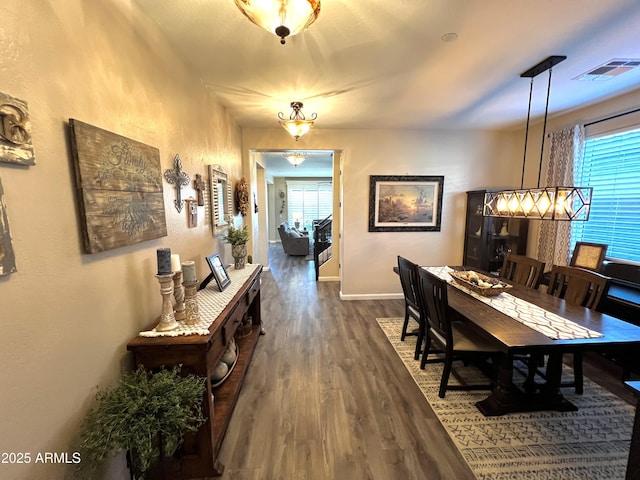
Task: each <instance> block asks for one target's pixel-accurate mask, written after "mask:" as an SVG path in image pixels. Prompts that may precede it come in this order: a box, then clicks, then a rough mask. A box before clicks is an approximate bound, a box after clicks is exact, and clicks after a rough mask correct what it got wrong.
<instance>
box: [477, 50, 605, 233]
mask: <svg viewBox="0 0 640 480" xmlns="http://www.w3.org/2000/svg"><path fill="white" fill-rule="evenodd" d="M566 58H567V57H565V56H563V55H555V56H551V57H549V58H547V59H545V60H543V61H542V62H540V63H539V64H537V65H535V66H533V67H531V68H530V69H529V70H527V71H526V72H524V73H523V74H521V75H520V76H521V77H526V78H531V87H530V90H529V111H528V112H527V126H526V129H525V140H524V156H523V159H522V179H521V181H520V189H518V190H515V189H514V190H501V191H498V192H487V193H485V196H484V210H483V213H484V216H485V217H512V218H533V219H538V220H569V221H586V220H588V219H589V211H590V209H591V195H592V194H593V188H591V187H574V186H569V187H543V188H541V187H540V174H541V172H542V157H543V153H544V139H545V137H546V129H547V115H548V112H549V93H550V91H551V70H552V68H553V66H554V65H557V64H558V63H560V62H562V61H563V60H565V59H566ZM547 70H548V71H549V84H548V85H547V105H546V108H545V112H544V126H543V128H542V146H541V147H540V164H539V167H538V186H537V188H524V167H525V162H526V160H527V141H528V138H529V119H530V116H531V94H532V93H533V79H534V77H536V76H537V75H539V74H541V73H542V72H546V71H547Z"/></svg>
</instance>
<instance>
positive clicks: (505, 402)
mask: <svg viewBox="0 0 640 480" xmlns="http://www.w3.org/2000/svg"><path fill="white" fill-rule="evenodd" d="M561 375H562V354H558V353H555V354H551V355H549V360H548V363H547V383H546V384H545V385H543V386H542V388H541V391H540V393H525V392H523V391H522V390H520V389H519V388H518V387H516V386H515V385H514V383H513V355H512V354H511V353H506V354H503V355H500V363H499V365H498V380H497V384H496V387H495V388H494V389H493V391H492V392H491V395H489V396H488V397H487V398H485V399H484V400H481V401H479V402H476V407H477V408H478V410H480V412H481V413H482V414H483V415H484V416H485V417H495V416H499V415H505V414H507V413H515V412H533V411H540V410H557V411H560V412H570V411H575V410H577V407H576V406H575V405H573V404H572V403H570V402H569V401H567V400H566V399H565V398H564V397H563V396H562V394H561V393H560V378H561Z"/></svg>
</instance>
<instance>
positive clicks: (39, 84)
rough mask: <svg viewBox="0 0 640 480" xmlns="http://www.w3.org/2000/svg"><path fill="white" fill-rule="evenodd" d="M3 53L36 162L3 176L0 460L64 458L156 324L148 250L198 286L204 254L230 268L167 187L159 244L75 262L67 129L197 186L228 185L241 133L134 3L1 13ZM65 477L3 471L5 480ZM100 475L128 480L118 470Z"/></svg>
mask: <svg viewBox="0 0 640 480" xmlns="http://www.w3.org/2000/svg"><path fill="white" fill-rule="evenodd" d="M0 51H2V53H3V54H2V56H1V57H0V74H1V77H2V82H1V85H0V90H1V91H2V92H4V93H6V94H9V95H12V96H14V97H17V98H20V99H22V100H25V101H27V102H28V104H29V110H30V112H31V115H32V133H33V145H34V148H35V153H36V162H37V164H36V165H35V166H33V167H29V168H25V167H17V166H12V165H9V164H7V163H0V178H1V179H2V184H3V186H4V200H5V202H6V205H7V213H8V216H9V223H10V227H11V232H12V236H13V248H14V251H15V255H16V264H17V268H18V272H17V273H14V274H12V275H9V276H6V277H0V364H1V365H2V368H1V369H0V372H1V373H0V425H1V426H2V427H1V428H0V452H30V453H31V454H32V455H33V456H35V454H36V453H38V452H40V453H45V452H72V451H73V440H74V436H75V435H76V433H77V432H78V425H79V422H80V420H81V419H82V417H83V416H84V414H85V412H86V411H87V408H88V407H90V406H91V404H92V402H93V398H94V395H95V393H96V391H97V389H98V388H102V387H104V386H105V385H108V384H111V383H113V382H115V380H116V379H117V378H118V377H119V376H120V372H121V371H122V370H124V369H128V368H129V367H130V365H129V358H130V357H129V355H128V354H127V351H126V345H127V342H128V341H129V340H130V339H131V338H133V337H134V336H135V335H136V334H137V333H138V332H139V331H140V330H142V329H144V328H145V327H147V326H148V325H149V324H150V323H152V322H153V320H154V318H156V317H157V316H158V315H159V313H160V306H161V300H160V295H159V287H158V282H157V279H156V278H155V277H154V274H155V272H156V271H157V267H156V249H157V248H159V247H170V248H171V249H172V251H173V252H176V253H180V254H181V256H182V259H183V260H188V259H193V260H195V261H196V264H197V268H198V274H199V276H200V278H202V276H203V275H204V274H205V273H206V271H207V270H208V269H207V268H206V262H205V261H204V256H205V255H207V254H209V253H211V252H213V251H216V250H217V251H220V252H222V253H223V254H224V255H225V259H226V260H227V261H232V259H231V256H230V251H228V250H229V246H228V245H223V244H222V242H221V241H220V240H219V239H217V238H214V237H213V236H212V233H211V225H210V222H209V220H208V219H206V218H205V211H204V210H205V207H199V212H198V215H199V219H198V220H199V225H198V227H196V228H188V227H187V217H186V211H185V210H183V211H182V213H180V214H179V213H178V212H177V211H176V209H175V208H174V206H173V200H174V198H175V189H174V188H173V187H171V186H169V185H168V184H166V183H165V185H164V199H165V209H166V220H167V229H168V236H167V237H164V238H161V239H157V240H152V241H147V242H143V243H140V244H137V245H132V246H128V247H123V248H118V249H115V250H111V251H108V252H103V253H98V254H93V255H88V254H85V253H83V247H82V240H81V235H80V226H79V225H80V224H79V220H78V207H77V203H76V198H75V191H74V190H75V184H74V178H73V166H72V162H71V155H70V149H69V136H68V131H67V121H68V119H69V118H77V119H79V120H82V121H84V122H87V123H90V124H92V125H95V126H98V127H100V128H104V129H106V130H109V131H112V132H114V133H118V134H122V135H124V136H126V137H129V138H131V139H134V140H138V141H140V142H143V143H146V144H148V145H152V146H155V147H158V148H159V151H160V159H161V164H162V170H163V171H164V170H165V169H167V168H170V167H171V165H172V162H173V157H174V155H175V154H176V153H179V154H180V156H181V158H182V162H183V168H184V171H185V172H187V173H188V174H190V175H191V178H193V177H194V174H195V173H200V174H202V175H203V177H204V178H208V173H207V167H206V166H207V165H208V164H220V165H222V166H223V167H224V168H225V170H226V171H227V172H228V173H229V176H230V179H231V180H232V181H233V182H234V183H235V181H236V180H237V179H238V177H239V176H240V173H241V150H240V145H241V132H240V129H239V127H238V126H237V125H236V124H235V122H234V120H233V119H232V118H230V117H229V116H228V114H227V113H226V112H225V111H224V110H223V108H222V107H221V106H220V105H219V104H218V103H216V102H215V101H214V100H212V98H211V97H210V94H209V93H208V91H207V90H206V89H205V88H204V87H203V85H202V83H201V81H200V80H198V79H196V78H193V77H192V76H190V75H189V73H188V70H187V68H186V67H185V65H183V64H182V62H181V60H180V58H179V57H178V56H177V55H175V54H173V53H172V49H171V47H170V46H169V45H168V44H167V43H166V42H165V41H164V40H163V39H162V38H161V37H160V36H159V35H158V32H157V30H156V28H155V26H154V25H153V24H150V23H149V22H148V21H145V20H144V19H140V18H138V15H137V14H136V11H135V8H134V7H131V6H130V2H126V1H117V0H101V1H83V0H65V1H64V2H62V1H42V0H39V1H38V0H36V1H28V2H3V8H2V27H0ZM189 196H193V197H194V198H195V192H194V191H193V189H192V188H191V187H187V188H185V189H183V198H187V197H189ZM32 458H33V457H32ZM117 468H119V470H118V469H117ZM72 469H73V466H67V465H44V464H42V463H40V464H35V463H33V462H32V463H31V464H27V465H7V464H0V478H2V479H27V478H28V479H30V480H39V479H47V480H52V479H53V480H55V479H61V478H70V472H71V470H72ZM107 476H110V478H118V479H121V478H127V476H126V473H125V472H123V471H122V464H120V465H118V466H117V467H116V470H113V471H111V472H110V473H109V474H107Z"/></svg>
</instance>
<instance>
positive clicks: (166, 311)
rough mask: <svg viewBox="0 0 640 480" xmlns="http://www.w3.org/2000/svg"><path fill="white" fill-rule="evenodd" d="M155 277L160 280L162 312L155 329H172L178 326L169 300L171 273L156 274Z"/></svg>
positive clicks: (163, 330) (171, 290) (159, 330)
mask: <svg viewBox="0 0 640 480" xmlns="http://www.w3.org/2000/svg"><path fill="white" fill-rule="evenodd" d="M156 278H157V279H158V282H160V295H162V314H161V315H160V323H158V325H157V326H156V331H157V332H167V331H169V330H174V329H175V328H176V327H177V326H178V322H176V317H175V315H174V313H173V304H172V302H171V297H172V295H173V274H171V273H170V274H167V275H156Z"/></svg>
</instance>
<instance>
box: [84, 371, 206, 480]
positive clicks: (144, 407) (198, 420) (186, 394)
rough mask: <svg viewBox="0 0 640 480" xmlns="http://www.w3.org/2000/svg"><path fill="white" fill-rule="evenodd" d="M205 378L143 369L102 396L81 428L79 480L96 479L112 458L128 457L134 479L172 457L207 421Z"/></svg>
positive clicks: (99, 396)
mask: <svg viewBox="0 0 640 480" xmlns="http://www.w3.org/2000/svg"><path fill="white" fill-rule="evenodd" d="M205 388H206V387H205V379H204V378H203V377H199V376H196V375H189V376H186V377H183V376H181V375H180V368H179V367H175V368H173V369H162V370H160V371H158V372H156V373H152V372H149V371H147V370H145V369H144V367H143V366H140V367H138V369H137V370H135V371H134V372H131V373H127V374H125V375H123V377H122V379H121V380H120V382H119V383H118V385H117V386H115V387H113V388H110V389H107V390H106V391H103V392H98V394H97V395H96V399H97V402H98V405H97V406H96V407H95V408H93V409H92V410H91V411H90V412H89V413H88V415H87V416H86V417H85V419H84V420H83V422H82V424H81V427H80V428H81V432H80V453H81V455H82V462H81V463H80V464H79V465H78V471H77V472H76V473H77V476H78V477H79V478H92V477H93V473H94V472H95V470H96V468H97V467H98V466H99V465H100V464H102V463H103V462H104V461H105V460H106V459H107V458H108V457H110V456H112V455H114V454H116V453H118V452H120V451H123V450H124V451H126V452H127V462H128V464H129V470H130V471H131V478H132V479H138V478H141V477H142V476H143V475H144V474H145V472H148V471H149V470H150V469H151V467H153V466H154V465H156V464H157V463H159V462H161V461H162V460H163V459H167V458H169V457H172V456H173V455H174V453H175V452H176V451H177V449H178V447H179V446H180V445H181V444H182V439H183V435H184V433H185V432H195V431H196V430H197V429H198V427H199V426H200V425H202V423H203V422H204V421H205V419H204V417H203V415H202V396H203V394H204V391H205Z"/></svg>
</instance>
